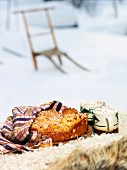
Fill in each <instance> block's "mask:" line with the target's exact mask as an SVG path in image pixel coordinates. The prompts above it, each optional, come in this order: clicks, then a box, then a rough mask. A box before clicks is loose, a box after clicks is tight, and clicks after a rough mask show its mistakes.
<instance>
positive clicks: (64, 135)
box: [31, 108, 88, 143]
mask: <svg viewBox="0 0 127 170" xmlns="http://www.w3.org/2000/svg"><path fill="white" fill-rule="evenodd" d="M87 127H88V121H87V114H82V113H79V112H78V111H77V110H76V109H71V108H69V109H64V110H63V111H62V113H58V112H56V111H55V110H48V111H41V112H40V113H38V115H37V117H36V119H35V121H34V122H33V124H32V126H31V130H32V131H38V132H40V133H41V134H42V135H47V136H49V137H51V138H52V141H53V143H57V142H62V141H66V140H69V139H73V138H77V137H79V136H81V135H83V134H84V133H85V132H86V131H87Z"/></svg>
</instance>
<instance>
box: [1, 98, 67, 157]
mask: <svg viewBox="0 0 127 170" xmlns="http://www.w3.org/2000/svg"><path fill="white" fill-rule="evenodd" d="M65 108H67V107H66V106H63V104H62V103H61V102H59V101H53V102H49V103H45V104H43V105H40V106H38V107H34V106H19V107H14V108H13V109H12V116H9V117H8V118H7V120H6V121H5V123H4V125H3V127H2V128H1V129H0V152H1V154H6V153H10V152H11V153H12V152H20V153H24V152H27V151H34V149H31V148H32V146H37V144H38V142H39V140H40V139H41V140H42V141H41V142H42V143H44V144H45V143H51V141H52V139H51V138H49V137H48V136H41V134H40V133H38V132H36V131H35V132H32V131H30V127H31V125H32V123H33V121H34V120H35V118H36V116H37V114H38V113H39V112H40V111H44V110H49V109H54V110H55V111H57V112H60V111H62V110H63V109H65Z"/></svg>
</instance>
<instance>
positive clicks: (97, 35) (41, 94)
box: [0, 0, 127, 121]
mask: <svg viewBox="0 0 127 170" xmlns="http://www.w3.org/2000/svg"><path fill="white" fill-rule="evenodd" d="M28 2H29V3H27V7H28V6H29V5H31V3H30V0H29V1H28ZM39 3H41V1H39V0H38V1H36V3H35V4H34V6H35V5H39ZM3 8H4V7H2V10H1V11H2V12H1V13H5V12H6V11H4V10H3ZM74 14H75V16H76V19H77V21H78V24H79V27H78V28H66V29H56V30H55V34H56V38H57V42H58V46H59V48H61V49H62V50H64V51H66V52H67V53H68V54H69V55H70V56H71V57H72V58H73V59H75V60H76V61H78V62H79V63H81V64H82V65H84V66H85V67H87V68H89V69H91V72H85V71H82V70H80V69H79V68H77V67H76V66H75V65H73V64H72V63H70V62H69V61H67V60H66V59H65V58H63V66H62V68H63V69H64V70H66V71H67V72H68V74H66V75H64V74H62V73H60V72H59V71H58V70H57V69H56V68H55V67H54V66H53V65H52V64H51V63H50V62H49V61H48V60H47V59H45V58H44V57H39V58H38V65H39V70H38V71H35V70H34V67H33V63H32V57H31V55H30V51H29V46H28V42H27V39H26V35H25V32H24V28H23V25H22V20H21V17H18V16H14V15H13V14H12V16H11V29H10V30H9V31H6V30H5V29H4V28H3V27H4V26H3V25H4V15H3V17H1V20H2V21H1V23H3V25H1V33H0V62H1V63H2V64H0V121H4V120H5V118H6V117H7V116H8V115H10V114H11V109H12V108H13V107H14V106H19V105H39V104H42V103H44V102H47V101H52V100H59V101H61V102H63V103H64V104H65V105H67V106H70V107H76V108H77V109H78V110H79V108H80V107H79V106H80V103H81V102H82V101H86V100H98V99H99V100H104V101H106V102H107V103H108V104H109V105H111V106H112V107H116V108H117V109H119V111H127V36H126V35H125V34H126V33H127V4H121V5H120V6H119V10H118V14H119V15H118V17H117V18H115V17H114V16H113V15H114V13H113V9H112V8H111V7H110V6H103V8H101V10H100V11H99V12H98V14H97V16H95V17H91V16H88V15H87V14H86V12H84V11H83V10H82V11H80V12H79V11H76V10H74ZM56 17H60V16H56ZM32 29H33V30H34V31H37V30H39V29H40V27H35V26H33V25H32ZM50 42H51V41H49V37H48V39H46V38H44V39H42V40H40V39H37V40H35V42H34V48H36V49H37V48H38V49H39V48H41V47H42V46H43V47H46V48H47V47H49V45H50ZM51 45H52V44H51ZM5 47H6V48H10V49H12V50H14V51H16V52H18V53H20V54H22V56H19V55H17V56H16V55H12V54H10V53H7V52H5V51H4V50H3V48H5ZM54 59H55V57H54Z"/></svg>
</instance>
